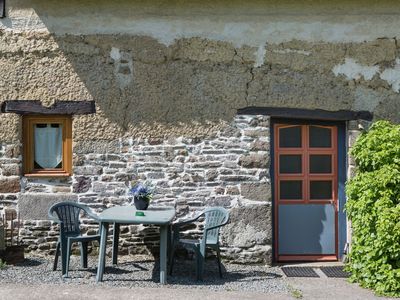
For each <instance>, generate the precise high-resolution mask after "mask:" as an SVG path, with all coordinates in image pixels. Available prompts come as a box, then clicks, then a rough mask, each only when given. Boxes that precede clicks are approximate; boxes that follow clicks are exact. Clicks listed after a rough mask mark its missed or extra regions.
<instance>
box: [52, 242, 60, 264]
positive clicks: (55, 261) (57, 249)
mask: <svg viewBox="0 0 400 300" xmlns="http://www.w3.org/2000/svg"><path fill="white" fill-rule="evenodd" d="M59 256H60V241H58V242H57V246H56V255H55V257H54V263H53V271H55V270H57V263H58V257H59Z"/></svg>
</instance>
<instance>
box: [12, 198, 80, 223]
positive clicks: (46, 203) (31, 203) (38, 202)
mask: <svg viewBox="0 0 400 300" xmlns="http://www.w3.org/2000/svg"><path fill="white" fill-rule="evenodd" d="M63 201H73V202H77V201H78V196H77V195H74V194H45V193H23V194H21V195H20V196H19V199H18V211H19V213H20V216H21V219H22V220H47V219H48V217H47V212H48V210H49V208H50V206H52V205H53V204H55V203H59V202H63Z"/></svg>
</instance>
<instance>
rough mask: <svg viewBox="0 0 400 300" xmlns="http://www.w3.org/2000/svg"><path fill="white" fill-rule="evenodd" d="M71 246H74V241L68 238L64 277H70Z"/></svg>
mask: <svg viewBox="0 0 400 300" xmlns="http://www.w3.org/2000/svg"><path fill="white" fill-rule="evenodd" d="M71 246H72V242H71V241H70V240H69V239H68V240H67V251H66V253H65V255H66V258H65V273H64V277H68V270H69V260H70V257H71Z"/></svg>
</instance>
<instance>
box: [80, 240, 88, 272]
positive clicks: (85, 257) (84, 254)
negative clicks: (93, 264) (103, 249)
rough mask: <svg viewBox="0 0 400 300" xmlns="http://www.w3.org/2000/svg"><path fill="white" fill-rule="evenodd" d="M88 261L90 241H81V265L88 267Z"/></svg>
mask: <svg viewBox="0 0 400 300" xmlns="http://www.w3.org/2000/svg"><path fill="white" fill-rule="evenodd" d="M87 261H88V242H81V266H82V268H85V269H86V268H87Z"/></svg>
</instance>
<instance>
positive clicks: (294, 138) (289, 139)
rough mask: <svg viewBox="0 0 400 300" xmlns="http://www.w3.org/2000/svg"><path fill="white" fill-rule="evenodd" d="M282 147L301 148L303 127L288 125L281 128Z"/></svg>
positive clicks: (280, 144)
mask: <svg viewBox="0 0 400 300" xmlns="http://www.w3.org/2000/svg"><path fill="white" fill-rule="evenodd" d="M279 147H280V148H301V127H300V126H294V127H287V128H280V129H279Z"/></svg>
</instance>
